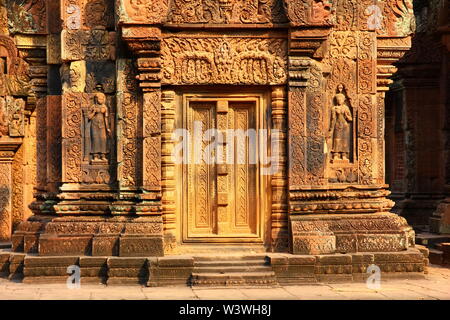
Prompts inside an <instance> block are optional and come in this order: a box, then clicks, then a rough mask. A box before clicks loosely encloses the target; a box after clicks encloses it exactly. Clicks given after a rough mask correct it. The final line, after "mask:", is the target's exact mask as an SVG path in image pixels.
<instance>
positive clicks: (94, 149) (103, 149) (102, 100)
mask: <svg viewBox="0 0 450 320" xmlns="http://www.w3.org/2000/svg"><path fill="white" fill-rule="evenodd" d="M87 118H88V119H89V123H90V128H91V139H90V140H91V141H90V156H91V163H107V162H108V159H107V158H106V156H107V154H108V136H109V135H110V134H111V129H110V127H109V114H108V106H107V105H106V97H105V95H104V94H103V93H96V94H95V95H94V104H93V105H92V106H91V108H90V110H89V111H88V113H87Z"/></svg>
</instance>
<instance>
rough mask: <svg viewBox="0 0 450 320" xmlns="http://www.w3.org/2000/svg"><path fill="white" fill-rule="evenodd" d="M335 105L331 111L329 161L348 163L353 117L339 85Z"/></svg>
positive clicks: (342, 88)
mask: <svg viewBox="0 0 450 320" xmlns="http://www.w3.org/2000/svg"><path fill="white" fill-rule="evenodd" d="M334 100H335V103H334V105H333V107H332V109H331V125H330V131H329V137H330V139H331V141H332V143H331V155H332V158H331V161H332V162H333V161H334V160H337V159H339V160H344V161H349V157H350V147H351V141H352V137H353V135H352V122H353V116H352V112H351V111H350V108H349V106H348V105H347V97H346V96H345V93H344V85H342V84H341V85H339V87H338V93H337V94H336V96H335V98H334Z"/></svg>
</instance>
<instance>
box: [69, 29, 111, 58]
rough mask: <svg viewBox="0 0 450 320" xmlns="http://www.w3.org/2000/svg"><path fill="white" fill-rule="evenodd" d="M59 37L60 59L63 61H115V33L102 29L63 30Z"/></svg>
mask: <svg viewBox="0 0 450 320" xmlns="http://www.w3.org/2000/svg"><path fill="white" fill-rule="evenodd" d="M61 37H62V44H63V45H62V54H61V58H62V59H63V60H64V61H76V60H91V61H101V60H115V57H116V53H115V51H116V47H115V46H116V33H115V32H110V31H107V30H102V29H93V30H63V31H62V35H61Z"/></svg>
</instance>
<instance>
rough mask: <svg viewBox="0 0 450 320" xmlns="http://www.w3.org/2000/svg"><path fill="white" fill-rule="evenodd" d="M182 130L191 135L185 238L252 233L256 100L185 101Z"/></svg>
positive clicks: (255, 208)
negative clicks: (185, 112) (185, 117)
mask: <svg viewBox="0 0 450 320" xmlns="http://www.w3.org/2000/svg"><path fill="white" fill-rule="evenodd" d="M200 127H201V130H200ZM187 129H188V131H189V132H190V133H191V139H190V142H189V146H188V148H187V150H188V154H189V162H188V164H187V166H185V178H186V179H185V181H186V182H187V186H186V189H185V190H186V196H185V198H186V202H185V203H186V208H185V210H186V212H185V217H186V222H187V228H185V231H186V232H187V233H186V235H187V236H186V237H185V240H187V241H189V240H192V241H208V240H214V239H215V240H217V241H229V242H238V241H241V240H242V239H245V238H250V239H251V238H256V237H257V236H258V223H259V218H258V211H259V206H258V198H257V192H258V180H257V179H258V174H257V173H258V164H257V161H256V157H255V155H256V153H257V152H258V137H257V135H256V132H257V131H256V129H257V113H256V103H255V102H249V101H227V100H216V101H198V102H189V106H188V108H187ZM211 129H215V130H211ZM196 135H197V136H199V135H201V136H203V139H198V138H196ZM200 141H201V142H200Z"/></svg>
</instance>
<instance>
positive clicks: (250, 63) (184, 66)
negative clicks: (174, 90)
mask: <svg viewBox="0 0 450 320" xmlns="http://www.w3.org/2000/svg"><path fill="white" fill-rule="evenodd" d="M286 45H287V43H286V41H285V40H282V39H263V38H260V39H243V38H239V39H237V38H231V39H230V38H166V39H164V40H163V42H162V61H163V69H162V70H163V79H162V83H164V84H194V83H195V84H213V83H216V84H284V83H285V82H286V80H287V71H286V50H287V48H286Z"/></svg>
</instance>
